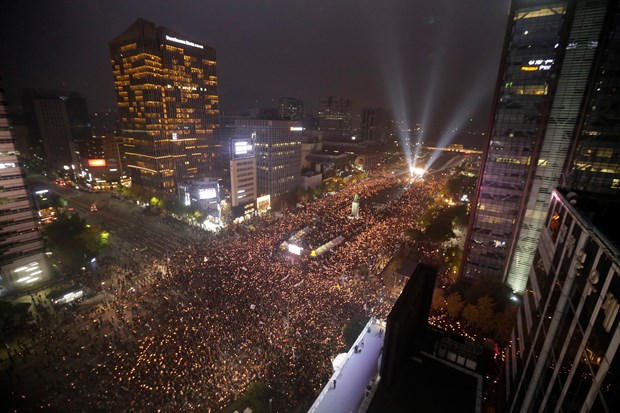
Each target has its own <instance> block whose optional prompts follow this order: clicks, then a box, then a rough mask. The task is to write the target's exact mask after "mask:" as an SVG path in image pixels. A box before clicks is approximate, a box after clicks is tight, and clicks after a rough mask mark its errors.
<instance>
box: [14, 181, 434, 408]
mask: <svg viewBox="0 0 620 413" xmlns="http://www.w3.org/2000/svg"><path fill="white" fill-rule="evenodd" d="M440 188H441V182H440V180H433V179H429V180H426V181H424V182H422V181H419V182H413V183H410V182H405V181H403V180H399V179H398V178H395V177H393V176H379V175H378V176H374V177H372V178H368V179H364V180H362V181H359V182H357V183H354V184H350V185H347V186H346V187H344V188H343V189H342V190H341V191H340V192H338V193H336V194H332V195H329V196H326V197H324V198H320V199H318V200H314V201H311V202H308V203H307V204H304V205H303V207H299V208H297V209H296V210H295V211H286V212H285V213H284V214H283V216H281V217H279V218H277V217H276V216H275V215H274V216H272V217H271V218H257V219H255V220H254V221H253V222H252V223H251V225H247V224H246V225H238V226H235V227H232V228H230V229H228V230H227V231H226V232H225V233H223V234H222V235H220V236H218V237H216V238H214V239H209V240H207V241H204V242H196V243H188V245H187V246H186V247H185V248H182V249H179V250H176V251H174V252H172V251H171V253H170V254H169V257H168V258H167V259H164V260H161V261H149V259H148V257H143V260H142V261H140V264H139V265H136V266H133V267H127V266H126V265H125V266H120V267H114V266H113V265H110V266H109V268H108V270H109V272H110V274H109V277H110V278H109V280H110V281H109V282H107V284H106V286H105V288H106V291H107V292H109V293H110V295H112V294H113V298H114V299H113V300H111V301H110V302H108V303H107V304H106V303H104V304H101V305H98V306H94V307H92V308H89V309H84V308H77V309H74V310H59V309H55V310H50V313H54V315H53V316H52V317H51V320H50V321H49V322H42V326H40V329H38V330H37V331H36V332H33V333H32V337H31V340H32V342H33V343H34V346H33V348H35V349H38V351H39V354H38V356H37V357H34V358H26V359H25V360H24V359H22V358H20V359H18V361H17V363H30V367H31V368H32V372H33V377H35V380H36V383H39V385H37V386H34V387H37V389H35V390H33V391H32V392H28V391H24V392H23V394H21V395H20V389H25V388H27V387H28V386H31V387H32V385H33V383H32V382H30V383H24V382H23V381H24V378H23V377H20V376H19V374H18V373H16V371H17V370H12V372H11V373H10V374H12V375H13V376H12V380H14V383H15V393H14V395H15V397H17V398H19V397H23V398H25V399H28V398H30V399H32V400H29V401H23V400H22V403H23V404H24V405H28V404H29V403H30V405H31V406H35V405H36V406H40V407H44V408H46V409H50V410H54V409H60V410H62V408H63V406H76V409H75V410H76V411H97V410H100V411H136V412H137V411H162V412H178V411H206V412H209V411H213V412H217V411H222V410H223V409H224V408H225V407H226V406H228V405H229V404H230V403H231V402H232V401H233V400H235V399H236V398H238V397H239V396H240V395H241V394H242V393H243V392H244V390H245V389H246V388H247V387H248V386H249V385H250V384H251V383H253V382H258V381H260V382H264V383H266V384H267V385H268V386H269V387H270V389H271V392H272V394H273V395H274V397H273V409H274V411H281V412H285V411H292V410H293V409H295V408H296V407H298V406H302V405H307V404H308V402H309V401H311V400H312V398H313V397H315V396H316V394H317V392H318V391H319V389H320V388H321V387H323V385H324V384H325V382H326V380H327V379H328V378H329V376H330V375H331V372H332V365H331V359H332V358H333V357H334V356H336V355H337V354H338V353H340V352H342V351H344V350H345V349H346V344H345V341H344V338H343V333H342V331H343V326H344V325H346V324H347V323H348V322H350V320H352V319H355V318H361V317H367V318H369V317H371V316H376V317H378V318H380V319H381V318H385V317H386V316H387V314H388V312H389V311H390V309H391V307H392V304H393V302H394V299H395V296H394V295H393V294H392V293H391V292H390V290H389V288H386V286H385V285H384V282H383V280H382V279H381V278H380V277H379V274H380V273H381V270H382V269H383V267H384V266H385V264H386V263H387V262H388V261H389V259H390V258H391V257H393V256H394V255H395V254H396V253H397V252H398V250H399V249H400V248H401V246H402V245H403V243H404V242H405V241H404V238H403V233H404V231H405V230H407V229H410V228H415V227H416V226H417V225H418V224H417V223H416V217H419V216H420V215H421V214H422V213H423V212H424V211H425V210H426V209H427V208H428V207H429V206H430V205H431V204H432V202H433V201H434V198H435V196H436V195H437V194H438V193H439V190H440ZM387 193H389V194H391V195H390V198H387V199H383V198H384V196H385V194H387ZM355 194H358V195H359V199H360V214H359V218H358V219H349V218H348V215H349V214H350V212H351V202H352V200H353V197H354V195H355ZM378 200H381V201H382V202H384V203H385V204H386V205H385V207H383V208H375V207H374V206H373V204H374V203H376V202H377V201H378ZM304 227H310V229H311V231H310V232H308V233H307V234H306V235H305V236H304V239H303V242H304V243H305V244H306V245H307V246H309V247H310V246H311V247H312V248H316V247H318V246H319V245H321V244H322V243H325V242H327V241H329V240H330V239H333V238H335V237H338V236H343V237H345V238H346V241H345V242H344V243H342V244H341V245H339V246H338V247H336V248H335V249H333V250H331V251H330V252H328V253H326V254H325V255H322V256H321V257H312V256H310V254H309V253H310V251H309V250H303V253H302V255H300V256H297V255H293V254H291V253H290V252H288V251H282V250H281V249H280V248H279V246H280V244H281V243H282V241H284V240H286V239H288V238H289V237H290V236H291V235H292V234H294V233H296V232H297V231H299V230H300V229H302V228H304ZM419 254H421V256H419V259H420V260H423V261H424V262H427V263H429V264H435V265H437V264H439V262H440V257H438V256H437V255H438V254H437V252H436V251H435V250H433V249H431V248H421V249H419ZM39 300H43V301H45V299H44V298H39ZM48 305H49V304H48ZM35 351H37V350H35ZM19 357H22V356H21V355H20V356H19ZM37 390H38V392H37ZM60 410H59V411H60ZM70 410H73V409H70Z"/></svg>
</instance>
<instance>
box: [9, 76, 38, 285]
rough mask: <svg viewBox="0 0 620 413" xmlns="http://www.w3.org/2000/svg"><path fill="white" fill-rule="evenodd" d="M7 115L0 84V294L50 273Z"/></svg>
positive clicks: (33, 281) (31, 282)
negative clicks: (0, 183)
mask: <svg viewBox="0 0 620 413" xmlns="http://www.w3.org/2000/svg"><path fill="white" fill-rule="evenodd" d="M7 115H8V110H7V105H6V101H5V99H4V93H3V89H2V87H1V85H0V180H1V181H2V185H1V186H0V192H1V194H0V215H1V216H2V219H1V220H0V295H2V293H3V292H6V291H19V290H20V289H23V288H28V287H32V286H33V285H35V284H39V283H41V282H43V281H46V280H47V279H48V278H49V277H50V273H49V267H48V265H47V262H46V259H45V254H44V245H43V240H42V239H41V233H40V232H39V228H38V227H37V221H36V217H35V213H34V209H33V205H32V201H31V198H30V196H29V194H28V190H27V189H26V184H25V183H24V178H23V174H22V170H21V168H20V166H19V161H18V158H17V156H18V153H17V151H16V150H15V145H14V143H13V136H12V134H11V128H10V125H9V122H8V118H7Z"/></svg>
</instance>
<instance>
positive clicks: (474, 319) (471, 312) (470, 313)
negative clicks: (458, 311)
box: [463, 304, 480, 327]
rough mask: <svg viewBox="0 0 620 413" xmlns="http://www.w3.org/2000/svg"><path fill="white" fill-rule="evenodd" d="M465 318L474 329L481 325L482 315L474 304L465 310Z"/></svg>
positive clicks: (467, 306) (468, 305)
mask: <svg viewBox="0 0 620 413" xmlns="http://www.w3.org/2000/svg"><path fill="white" fill-rule="evenodd" d="M463 318H464V319H465V320H466V321H467V322H468V323H469V324H471V325H472V326H474V327H478V326H479V325H480V324H479V323H480V314H479V311H478V308H477V307H476V306H475V305H473V304H467V305H466V306H465V308H463Z"/></svg>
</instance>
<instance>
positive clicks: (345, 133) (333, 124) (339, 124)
mask: <svg viewBox="0 0 620 413" xmlns="http://www.w3.org/2000/svg"><path fill="white" fill-rule="evenodd" d="M352 105H353V104H352V102H351V100H350V99H345V98H341V97H336V96H330V97H327V98H321V107H320V109H319V116H318V118H319V124H318V130H320V131H326V132H330V133H331V135H332V136H334V137H342V138H345V139H347V138H350V137H351V132H352V121H353V112H352Z"/></svg>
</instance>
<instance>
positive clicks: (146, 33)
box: [110, 19, 221, 191]
mask: <svg viewBox="0 0 620 413" xmlns="http://www.w3.org/2000/svg"><path fill="white" fill-rule="evenodd" d="M110 55H111V58H112V71H113V75H114V87H115V89H116V96H117V105H118V114H119V118H120V123H121V128H122V131H121V134H122V136H123V138H125V141H126V143H125V147H126V151H125V156H126V159H127V168H126V170H127V172H128V173H129V174H130V176H131V178H132V181H133V182H134V183H137V184H140V185H145V186H149V187H154V188H159V189H163V190H167V191H172V190H174V188H175V186H176V185H177V183H180V182H183V181H185V180H192V179H198V178H203V177H217V176H218V175H219V169H220V168H221V165H220V155H221V154H220V149H221V148H220V144H219V141H218V139H217V133H216V130H217V127H218V115H219V109H218V107H219V103H218V94H217V73H216V62H215V49H213V48H211V47H209V46H206V45H203V44H200V43H197V42H193V41H190V40H188V39H187V37H186V36H183V35H180V34H177V33H175V32H173V31H171V30H169V29H167V28H164V27H156V26H155V24H154V23H151V22H149V21H146V20H143V19H138V20H137V21H136V22H135V23H134V24H133V25H131V26H130V27H129V28H128V29H127V30H126V31H125V32H124V33H122V34H121V35H119V36H118V37H116V38H115V39H113V40H112V41H111V42H110Z"/></svg>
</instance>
